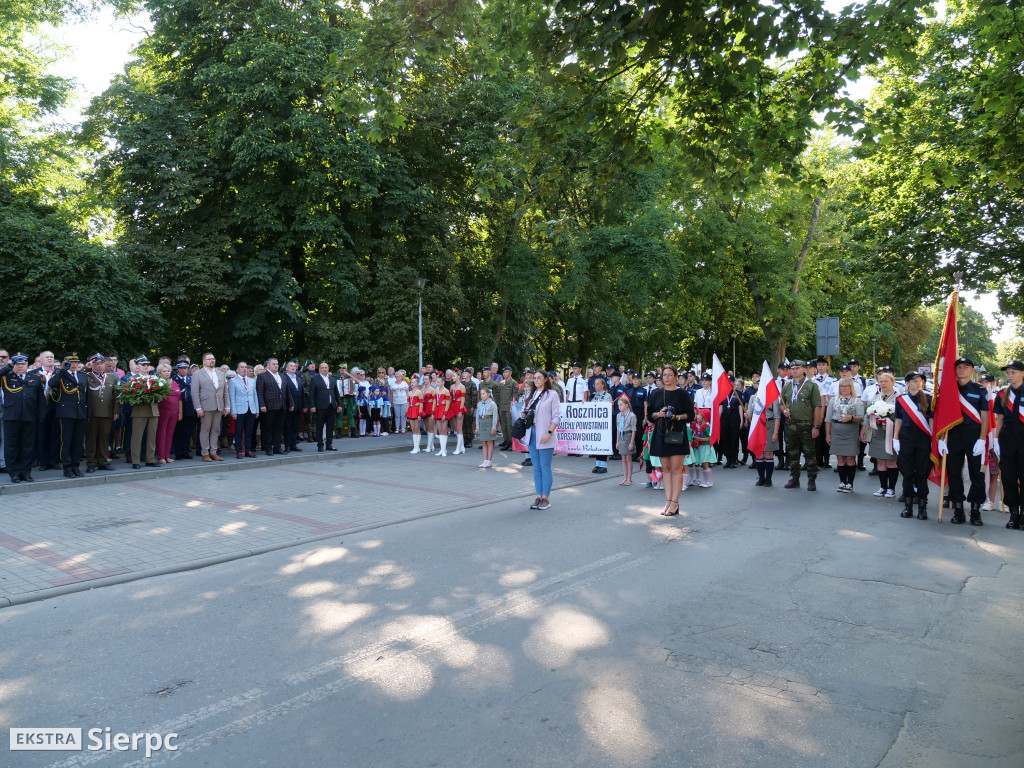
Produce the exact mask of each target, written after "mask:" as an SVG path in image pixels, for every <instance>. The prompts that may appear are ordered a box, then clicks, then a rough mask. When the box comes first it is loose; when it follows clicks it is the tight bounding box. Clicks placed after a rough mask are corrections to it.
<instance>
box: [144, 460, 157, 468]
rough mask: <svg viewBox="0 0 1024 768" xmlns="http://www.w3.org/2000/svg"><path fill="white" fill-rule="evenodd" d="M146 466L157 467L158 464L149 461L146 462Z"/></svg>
mask: <svg viewBox="0 0 1024 768" xmlns="http://www.w3.org/2000/svg"><path fill="white" fill-rule="evenodd" d="M146 466H147V467H155V466H156V462H155V461H147V462H146Z"/></svg>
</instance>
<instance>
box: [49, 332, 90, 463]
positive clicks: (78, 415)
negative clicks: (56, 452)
mask: <svg viewBox="0 0 1024 768" xmlns="http://www.w3.org/2000/svg"><path fill="white" fill-rule="evenodd" d="M81 368H82V361H81V360H80V359H79V358H78V355H77V353H75V352H72V353H71V354H70V355H67V356H66V357H65V358H64V362H63V364H62V365H61V367H60V370H59V371H58V372H57V374H56V375H55V376H53V377H52V378H51V379H50V395H51V397H52V399H53V401H54V404H55V407H56V412H57V419H58V422H59V424H60V463H61V467H63V469H64V477H84V475H83V474H82V470H81V469H80V468H79V465H80V464H81V463H82V449H83V448H85V428H86V424H87V422H88V419H89V383H88V382H87V381H86V378H85V374H84V373H82V370H81Z"/></svg>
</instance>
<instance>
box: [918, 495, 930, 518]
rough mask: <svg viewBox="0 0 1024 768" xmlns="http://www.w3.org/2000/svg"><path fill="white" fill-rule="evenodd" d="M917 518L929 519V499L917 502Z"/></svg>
mask: <svg viewBox="0 0 1024 768" xmlns="http://www.w3.org/2000/svg"><path fill="white" fill-rule="evenodd" d="M917 519H918V520H927V519H928V499H920V500H919V501H918V502H917Z"/></svg>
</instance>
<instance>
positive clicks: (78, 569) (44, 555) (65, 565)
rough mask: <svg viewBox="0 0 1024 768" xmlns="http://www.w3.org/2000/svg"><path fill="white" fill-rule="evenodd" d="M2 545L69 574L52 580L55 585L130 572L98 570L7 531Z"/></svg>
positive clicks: (127, 570) (0, 537) (61, 585)
mask: <svg viewBox="0 0 1024 768" xmlns="http://www.w3.org/2000/svg"><path fill="white" fill-rule="evenodd" d="M0 547H3V548H4V549H9V550H11V551H12V552H17V553H18V554H19V555H24V556H25V557H31V558H32V559H33V560H36V561H38V562H40V563H43V564H45V565H48V566H50V567H51V568H56V569H57V570H58V571H62V572H64V573H66V574H67V575H68V576H67V578H65V579H53V580H52V581H50V583H51V584H53V586H55V587H63V586H64V585H66V584H77V583H78V582H80V581H92V580H94V579H102V578H105V577H106V576H118V575H120V574H122V573H130V572H131V569H129V568H114V569H111V570H109V571H97V570H96V569H95V568H93V567H92V566H89V565H86V564H85V563H79V562H77V561H75V560H70V559H68V558H66V557H61V556H60V555H58V554H57V553H56V552H52V551H51V550H49V549H47V548H46V547H41V546H39V545H38V544H30V543H29V542H27V541H22V540H21V539H16V538H14V537H13V536H8V535H7V534H6V533H0Z"/></svg>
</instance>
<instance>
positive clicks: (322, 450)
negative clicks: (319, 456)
mask: <svg viewBox="0 0 1024 768" xmlns="http://www.w3.org/2000/svg"><path fill="white" fill-rule="evenodd" d="M316 452H317V453H323V452H324V447H323V446H322V445H318V446H317V447H316Z"/></svg>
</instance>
